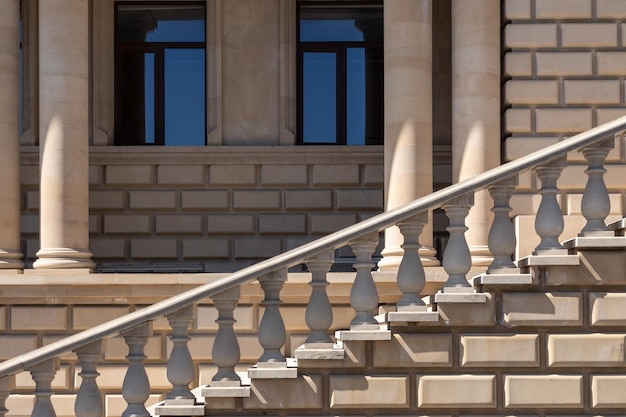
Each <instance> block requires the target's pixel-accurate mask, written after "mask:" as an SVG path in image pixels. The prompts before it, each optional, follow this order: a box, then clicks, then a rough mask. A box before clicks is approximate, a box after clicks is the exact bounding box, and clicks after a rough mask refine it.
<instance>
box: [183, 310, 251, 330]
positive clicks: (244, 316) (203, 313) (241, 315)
mask: <svg viewBox="0 0 626 417" xmlns="http://www.w3.org/2000/svg"><path fill="white" fill-rule="evenodd" d="M256 310H257V309H256V307H255V306H250V305H238V306H237V308H236V309H235V311H234V312H233V313H234V318H235V320H237V322H236V323H235V324H234V329H235V331H253V330H255V329H256V325H257V324H256V323H257V320H258V319H257V313H256ZM217 316H218V312H217V309H216V308H215V307H213V306H209V305H199V306H198V307H197V308H196V320H195V323H196V324H195V328H196V329H197V330H199V331H215V332H216V331H217V329H218V325H217V323H215V320H217Z"/></svg>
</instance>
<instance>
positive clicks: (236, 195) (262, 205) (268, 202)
mask: <svg viewBox="0 0 626 417" xmlns="http://www.w3.org/2000/svg"><path fill="white" fill-rule="evenodd" d="M233 207H234V208H235V210H277V209H280V207H281V195H280V192H279V191H274V190H253V191H252V190H251V191H244V190H236V191H234V192H233Z"/></svg>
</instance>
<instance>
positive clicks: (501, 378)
mask: <svg viewBox="0 0 626 417" xmlns="http://www.w3.org/2000/svg"><path fill="white" fill-rule="evenodd" d="M624 129H626V118H622V119H618V120H617V121H615V122H611V123H608V124H606V125H603V126H601V127H599V128H596V129H592V130H590V131H588V132H585V133H583V134H580V135H577V136H575V137H573V138H570V139H569V140H567V141H563V142H561V143H558V144H556V145H554V146H552V147H550V148H547V149H544V150H543V151H541V152H538V153H535V154H531V155H528V156H527V157H524V158H520V159H519V160H516V161H513V162H511V163H508V164H505V165H503V166H501V167H498V168H495V169H493V170H491V171H489V172H486V173H484V174H481V175H479V176H477V177H475V178H472V179H470V180H467V181H464V182H462V183H459V184H455V185H452V186H450V187H448V188H447V189H444V190H440V191H437V192H435V193H433V194H431V195H429V196H426V197H424V198H421V199H419V200H416V201H415V202H413V203H411V204H409V205H407V206H405V207H402V208H398V209H395V210H392V211H389V212H385V213H382V214H380V215H378V216H375V217H373V218H370V219H368V220H366V221H364V222H362V223H360V224H357V225H354V226H351V227H348V228H346V229H343V230H340V231H338V232H336V233H333V234H331V235H328V236H326V237H323V238H321V239H319V240H317V241H315V242H312V243H309V244H306V245H304V246H302V247H300V248H296V249H294V250H291V251H289V252H286V253H283V254H280V255H278V256H276V257H274V258H271V259H268V260H266V261H263V262H260V263H258V264H256V265H253V266H250V267H247V268H244V269H242V270H240V271H238V272H235V273H232V274H229V275H228V276H226V277H225V278H222V279H219V280H217V281H214V282H210V283H207V284H204V285H200V286H198V287H197V288H194V289H191V290H188V291H186V292H184V293H181V294H179V295H177V296H174V297H171V298H168V299H166V300H164V301H161V302H158V303H156V304H153V305H150V306H147V307H145V308H143V309H140V310H137V311H134V312H132V313H129V314H127V315H124V316H122V317H120V318H118V319H115V320H111V321H108V322H105V323H103V324H101V325H98V326H95V327H93V328H90V329H88V330H85V331H83V332H80V333H76V334H74V335H72V336H69V337H65V338H62V339H61V340H58V341H56V342H53V343H50V344H47V345H45V346H43V347H41V348H39V349H35V350H33V351H30V352H26V353H24V354H23V355H20V356H19V357H16V358H13V359H9V360H7V361H5V362H3V363H0V417H2V416H4V415H13V414H12V413H11V410H7V409H6V407H5V403H6V400H7V398H10V396H11V395H12V394H14V391H15V390H14V387H15V378H16V374H18V375H19V373H20V372H22V371H28V372H30V375H31V377H32V380H33V381H34V389H33V391H32V393H33V396H34V399H35V402H34V407H33V409H32V415H34V416H44V417H53V416H56V412H55V409H54V407H53V402H52V401H51V396H52V394H53V392H52V391H53V390H52V381H53V380H54V377H55V375H56V372H57V370H58V369H59V364H60V361H61V358H62V357H63V358H66V357H67V355H68V353H70V352H73V353H74V354H75V355H76V358H77V364H78V365H79V366H80V373H78V375H79V376H80V377H81V379H82V383H81V385H80V389H79V390H78V392H77V393H76V402H75V408H74V414H75V415H76V416H79V417H99V416H102V415H103V414H104V413H105V410H104V408H103V403H102V394H101V392H100V389H99V387H98V382H97V380H98V376H99V373H98V370H97V369H98V364H99V363H101V362H102V361H103V352H104V351H105V350H106V347H105V342H106V340H107V339H110V338H111V337H114V336H118V335H119V336H120V337H121V338H123V340H124V342H125V344H126V345H127V347H128V355H127V356H126V364H125V366H126V372H125V377H124V381H123V384H122V386H121V395H122V397H123V399H124V401H125V404H126V408H125V410H124V411H123V412H122V416H125V417H131V416H149V415H160V416H192V415H242V414H245V415H259V416H261V415H276V416H297V415H317V416H321V415H328V416H331V415H333V416H336V415H366V416H378V415H380V416H393V415H409V414H411V415H413V414H418V415H431V414H432V415H446V416H449V415H454V416H460V415H466V414H477V415H502V416H504V415H537V416H545V415H552V414H554V415H594V416H595V415H605V414H606V415H615V414H620V413H623V409H624V408H625V407H626V395H624V392H626V360H625V359H624V358H625V356H624V345H625V342H626V332H625V331H624V326H625V325H626V308H625V307H626V236H625V230H626V227H625V223H626V220H625V219H621V220H620V221H618V222H615V223H612V224H610V225H606V224H605V219H606V217H607V215H608V213H609V199H608V192H607V189H606V187H605V185H604V181H603V174H604V172H605V168H604V159H605V158H606V156H607V154H608V152H609V150H610V149H611V147H612V141H613V135H614V134H616V133H618V132H621V131H623V130H624ZM607 138H608V139H607ZM577 149H582V153H583V155H584V157H585V159H586V160H587V162H588V169H587V171H586V172H587V175H588V177H589V180H588V184H587V187H586V189H585V193H584V196H583V202H582V214H583V216H584V217H585V219H586V225H585V227H584V228H583V229H582V230H581V231H580V233H579V234H578V236H576V237H575V238H573V239H571V240H568V241H566V242H563V243H561V242H559V240H558V239H559V236H560V235H561V232H562V231H563V224H564V220H563V214H562V212H561V209H560V207H559V205H558V200H557V195H558V192H559V191H558V188H557V181H558V178H559V175H560V172H561V171H562V169H563V167H564V166H565V155H567V154H568V153H569V152H572V151H574V150H577ZM526 169H534V170H535V173H536V175H537V178H538V179H539V181H540V182H541V189H540V190H539V194H540V196H541V203H540V205H539V209H538V211H537V220H536V223H535V229H536V233H537V235H538V236H539V237H540V243H539V245H538V246H537V247H536V248H535V250H534V252H533V254H532V255H530V256H528V257H525V258H522V259H518V260H516V262H513V260H512V254H513V253H514V252H515V245H516V243H515V241H516V238H515V233H514V228H513V225H512V223H511V221H510V219H509V216H508V214H509V213H510V211H511V207H510V199H511V196H512V195H513V193H514V190H515V187H516V175H517V174H518V173H519V172H521V171H523V170H526ZM482 188H487V189H488V190H489V193H490V195H491V196H492V198H493V201H494V205H493V209H492V211H493V212H494V221H493V223H492V225H491V229H490V233H489V245H488V246H489V250H490V251H491V253H492V255H493V262H492V263H491V265H490V266H489V267H488V268H487V269H486V271H484V273H482V274H479V275H477V276H476V277H473V278H472V277H471V275H470V271H471V270H472V259H471V255H470V251H469V248H468V245H467V242H466V241H465V237H464V234H465V231H466V230H467V227H466V225H465V218H466V216H467V215H468V213H469V210H470V208H471V207H472V204H473V194H474V192H475V191H476V190H480V189H482ZM436 207H442V208H443V209H444V211H445V213H446V215H447V216H448V219H449V223H450V225H449V227H448V229H447V230H448V232H449V235H450V236H449V240H448V244H447V247H446V251H445V254H444V256H443V271H444V272H445V273H444V276H445V280H444V281H443V282H441V283H440V285H439V286H437V287H439V288H435V289H432V288H433V286H432V285H427V284H429V281H430V280H429V277H430V276H431V274H430V271H431V269H430V268H424V267H423V266H422V262H421V258H420V248H421V245H420V243H419V236H420V234H421V231H422V229H423V227H424V225H425V224H426V223H427V219H428V216H427V215H426V214H427V212H428V210H431V209H433V208H436ZM392 225H397V226H398V227H399V229H400V231H401V233H402V234H403V236H404V245H403V249H404V256H403V258H402V262H401V264H400V267H399V269H398V271H397V275H395V276H394V280H395V284H396V285H397V288H398V290H399V294H400V296H399V297H397V299H394V300H393V301H392V302H388V301H385V302H382V303H381V297H380V296H379V295H380V294H379V288H380V286H381V284H380V280H378V279H377V276H378V274H379V273H377V272H372V269H373V267H374V263H373V262H372V255H373V253H374V251H375V249H376V246H377V245H378V242H379V231H381V230H384V229H386V228H388V227H390V226H392ZM345 245H349V246H350V248H351V249H352V251H353V252H354V254H355V257H356V259H355V263H354V268H355V270H356V274H355V275H354V280H353V282H350V283H349V284H350V288H351V289H350V297H349V308H350V309H351V311H352V314H351V316H352V317H353V318H352V320H351V321H350V322H349V324H348V326H346V327H347V329H345V330H338V331H336V332H335V334H334V337H333V336H332V332H331V331H330V329H331V327H332V323H333V305H332V303H331V297H330V296H329V289H332V288H331V287H329V279H328V276H329V271H330V270H331V266H332V263H333V256H332V254H333V251H334V250H335V249H336V248H339V247H342V246H345ZM300 263H305V264H306V266H307V268H308V270H309V272H310V286H311V292H310V297H308V299H307V302H306V310H305V317H304V321H305V322H306V326H307V329H308V331H307V334H306V335H305V336H304V340H303V341H302V343H300V344H299V345H298V347H297V348H296V349H291V350H292V351H290V352H286V351H285V345H286V342H287V337H288V336H289V337H291V338H292V339H293V338H294V335H292V334H290V333H288V331H287V328H286V325H285V322H287V321H289V319H290V317H288V316H287V314H289V313H286V311H288V310H285V309H282V308H281V304H282V303H283V298H284V294H283V293H282V292H281V291H282V290H283V288H284V284H285V282H286V281H287V280H288V268H289V267H291V266H293V265H297V264H300ZM251 282H258V285H259V287H260V290H261V291H260V293H259V299H260V300H261V301H260V305H261V310H262V319H261V321H260V323H259V326H258V333H257V337H258V341H259V344H260V347H261V350H262V352H261V354H260V356H259V357H258V360H257V361H256V364H253V366H249V365H244V366H243V368H242V366H241V365H240V362H241V350H240V340H239V337H238V334H237V332H236V331H235V328H234V326H235V322H236V320H235V315H236V310H237V307H238V302H239V299H240V295H241V294H240V292H241V290H242V288H245V287H246V286H247V285H251V284H250V283H251ZM207 298H210V299H211V300H212V305H213V307H214V308H215V310H216V311H217V320H216V323H217V327H218V328H217V332H216V335H215V338H214V342H213V346H212V353H211V362H212V364H213V365H214V366H215V367H216V368H217V371H216V372H215V374H214V375H213V376H212V377H211V380H210V382H209V383H208V384H204V385H202V386H199V387H195V388H193V389H190V388H191V384H192V382H193V381H194V380H196V374H197V372H198V370H197V365H198V362H197V361H195V360H194V358H193V356H192V354H191V350H190V332H189V329H190V326H191V324H192V323H193V322H194V320H195V319H197V318H195V317H194V313H195V311H196V309H195V308H194V305H195V304H196V303H198V302H201V301H202V300H206V299H207ZM162 317H165V318H166V319H167V325H168V326H169V328H170V329H171V330H170V342H171V346H172V348H171V353H170V356H169V360H168V365H167V379H168V381H169V383H170V384H171V388H170V389H169V390H168V391H167V393H166V394H165V395H164V399H163V401H162V402H160V403H158V404H156V405H154V406H151V407H149V408H146V401H147V400H148V398H149V396H150V394H151V388H150V379H149V377H148V374H147V372H146V368H147V364H146V358H147V356H146V353H145V348H146V344H147V342H148V339H149V338H150V336H151V334H152V332H153V326H154V323H155V320H158V319H160V318H162ZM159 325H160V326H162V325H163V323H160V324H159ZM293 344H294V343H293V340H290V345H293ZM207 349H208V347H207ZM17 415H19V414H17ZM107 415H109V413H108V412H107Z"/></svg>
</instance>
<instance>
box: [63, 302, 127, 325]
mask: <svg viewBox="0 0 626 417" xmlns="http://www.w3.org/2000/svg"><path fill="white" fill-rule="evenodd" d="M129 312H130V309H129V308H128V307H122V306H120V307H118V306H90V307H87V306H76V307H74V308H72V329H73V330H75V331H76V330H86V329H89V328H91V327H93V326H95V325H98V324H101V323H104V322H106V321H109V320H112V319H114V318H117V317H121V316H123V315H124V314H127V313H129Z"/></svg>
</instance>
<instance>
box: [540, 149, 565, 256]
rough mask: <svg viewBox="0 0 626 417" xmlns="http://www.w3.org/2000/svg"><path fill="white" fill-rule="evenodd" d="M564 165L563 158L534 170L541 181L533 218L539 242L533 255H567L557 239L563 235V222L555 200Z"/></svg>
mask: <svg viewBox="0 0 626 417" xmlns="http://www.w3.org/2000/svg"><path fill="white" fill-rule="evenodd" d="M565 165H566V160H565V158H561V159H558V160H556V161H553V162H551V163H549V164H547V165H544V166H540V167H538V168H537V169H536V172H537V177H538V178H539V180H540V181H541V189H540V190H539V194H541V203H540V204H539V209H538V210H537V216H536V218H535V230H536V231H537V234H538V235H539V237H540V238H541V242H540V243H539V245H538V246H537V247H536V248H535V251H534V252H533V255H561V254H567V249H565V248H563V246H562V245H561V244H560V243H559V241H558V238H559V236H560V235H561V233H563V229H564V222H563V213H562V212H561V207H560V206H559V203H558V201H557V199H556V195H557V194H558V193H559V189H558V188H557V186H556V182H557V181H558V179H559V177H560V176H561V171H562V170H563V168H564V167H565Z"/></svg>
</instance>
